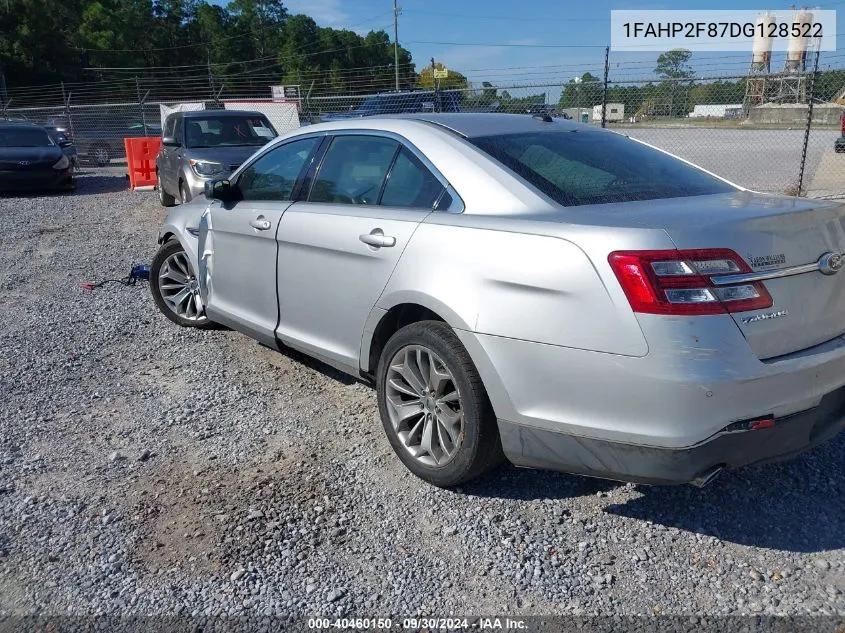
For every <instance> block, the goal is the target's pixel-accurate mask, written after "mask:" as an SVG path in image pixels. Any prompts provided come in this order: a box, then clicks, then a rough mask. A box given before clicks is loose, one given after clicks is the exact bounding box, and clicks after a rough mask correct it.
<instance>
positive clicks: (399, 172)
mask: <svg viewBox="0 0 845 633" xmlns="http://www.w3.org/2000/svg"><path fill="white" fill-rule="evenodd" d="M442 193H443V185H442V184H441V183H440V181H439V180H437V178H435V177H434V174H432V173H431V172H430V171H429V170H428V169H426V167H425V165H423V164H422V163H421V162H420V161H419V159H418V158H417V157H416V156H414V155H413V154H412V153H411V152H409V151H408V150H407V149H406V148H404V147H403V148H402V150H401V151H400V152H399V155H398V156H397V157H396V162H395V163H394V164H393V168H392V169H391V170H390V176H389V177H388V180H387V184H386V185H385V186H384V193H383V194H382V197H381V204H382V205H383V206H388V207H414V208H419V209H431V208H433V207H434V203H435V202H437V199H438V198H439V197H440V194H442Z"/></svg>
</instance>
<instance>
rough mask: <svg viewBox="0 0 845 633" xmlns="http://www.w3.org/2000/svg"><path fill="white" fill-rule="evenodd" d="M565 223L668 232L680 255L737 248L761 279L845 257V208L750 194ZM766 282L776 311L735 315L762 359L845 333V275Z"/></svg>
mask: <svg viewBox="0 0 845 633" xmlns="http://www.w3.org/2000/svg"><path fill="white" fill-rule="evenodd" d="M560 219H561V220H562V221H565V222H569V223H584V224H590V225H594V226H595V225H598V226H609V227H629V228H652V229H653V228H657V229H663V230H665V231H666V232H667V233H668V235H669V236H670V237H671V239H672V241H673V242H674V243H675V246H676V247H677V248H679V249H703V248H704V249H706V248H729V249H732V250H734V251H736V252H737V253H738V254H739V256H740V257H742V258H743V259H744V260H745V261H746V262H747V263H748V265H749V266H750V267H751V269H752V270H753V271H754V272H764V271H769V272H771V271H776V270H780V269H785V268H791V267H794V266H800V265H803V264H813V263H815V262H818V260H819V258H820V257H821V256H822V255H823V254H825V253H828V252H832V253H843V252H845V206H843V205H841V204H839V203H836V202H830V201H823V200H808V199H806V198H792V197H786V196H778V195H769V194H758V193H753V192H750V191H736V192H731V193H723V194H715V195H708V196H693V197H688V198H670V199H661V200H645V201H637V202H626V203H614V204H602V205H590V206H579V207H568V208H566V209H565V210H562V211H561V213H560ZM762 283H763V285H764V286H765V287H766V289H767V290H768V291H769V293H770V294H771V296H772V300H773V304H772V307H771V308H767V309H763V310H756V311H750V312H739V313H735V314H732V315H731V317H732V318H733V319H734V321H735V322H736V324H737V326H738V327H739V329H740V330H741V331H742V333H743V335H744V336H745V338H746V340H747V341H748V344H749V345H750V346H751V348H752V350H753V351H754V353H755V354H756V355H757V357H758V358H760V359H761V360H765V359H769V358H774V357H777V356H782V355H785V354H790V353H792V352H797V351H800V350H803V349H806V348H808V347H812V346H814V345H818V344H820V343H824V342H825V341H829V340H831V339H833V338H836V337H837V336H839V335H841V334H843V333H845V270H842V271H840V272H838V273H837V274H831V275H824V274H822V273H821V272H818V271H817V270H815V271H813V272H807V273H803V274H798V275H793V276H789V277H782V278H778V279H767V280H764V281H763V282H762ZM755 317H757V318H756V319H755ZM749 319H751V320H749Z"/></svg>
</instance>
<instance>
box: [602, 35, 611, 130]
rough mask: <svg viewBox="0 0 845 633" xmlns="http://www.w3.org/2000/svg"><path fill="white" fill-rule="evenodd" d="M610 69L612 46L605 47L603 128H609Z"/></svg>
mask: <svg viewBox="0 0 845 633" xmlns="http://www.w3.org/2000/svg"><path fill="white" fill-rule="evenodd" d="M609 68H610V46H605V47H604V83H603V84H602V89H601V126H602V127H607V71H608V69H609Z"/></svg>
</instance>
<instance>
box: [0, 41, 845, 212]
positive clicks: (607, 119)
mask: <svg viewBox="0 0 845 633" xmlns="http://www.w3.org/2000/svg"><path fill="white" fill-rule="evenodd" d="M266 61H270V62H271V63H270V64H268V65H266V67H265V66H262V65H261V61H260V60H251V62H253V64H252V65H251V66H250V65H246V66H245V67H242V68H241V69H240V70H238V71H236V72H222V71H221V68H224V67H222V66H220V65H213V64H212V65H207V66H206V67H205V68H202V67H200V66H196V65H194V66H191V67H190V68H186V69H183V70H185V71H186V72H182V73H178V74H177V73H174V72H173V70H172V69H164V68H163V69H146V72H145V73H143V74H138V75H137V76H133V75H130V74H129V73H130V72H132V71H133V70H134V69H111V70H107V69H98V70H97V71H92V72H94V75H97V76H96V79H95V80H92V81H90V82H75V83H70V82H69V83H60V84H53V85H48V86H7V87H6V90H5V92H4V93H3V94H0V108H2V116H4V117H6V118H23V119H28V120H31V121H35V122H38V123H40V124H45V123H49V124H55V125H61V126H65V127H67V128H68V129H69V131H71V132H72V134H73V136H74V138H75V139H76V140H77V142H78V144H79V145H80V152H81V153H82V154H83V155H89V156H91V157H93V159H94V160H97V161H101V162H102V161H103V160H113V159H115V158H119V156H120V154H121V152H122V149H121V148H122V138H123V137H122V136H121V135H136V136H137V135H157V134H159V133H160V130H161V121H162V117H163V113H164V112H166V111H169V108H173V107H177V106H179V104H192V105H191V107H197V108H215V107H247V106H250V107H255V108H259V109H261V110H262V111H263V112H269V113H270V114H272V115H274V116H276V117H277V118H278V120H279V121H288V119H284V118H283V115H282V113H283V112H284V113H285V114H284V116H285V117H286V116H288V113H289V112H290V107H291V104H290V103H285V102H280V101H278V100H274V99H273V98H272V96H271V94H272V93H271V86H278V85H282V84H283V85H293V86H295V87H296V89H297V97H296V98H295V112H296V119H297V120H296V121H295V123H293V122H292V125H294V126H298V125H307V124H312V123H317V122H320V121H321V120H322V119H323V118H324V117H326V116H328V115H334V116H338V115H340V116H360V115H362V114H365V113H372V112H376V113H378V112H381V111H382V110H379V107H380V106H378V103H379V100H382V102H384V103H393V106H391V107H393V108H394V110H395V111H432V110H445V111H470V112H500V113H523V114H544V115H545V114H547V115H551V116H554V117H559V118H564V117H566V118H570V119H573V120H576V121H578V122H580V123H583V124H587V125H601V124H602V121H604V125H605V126H607V127H609V128H610V129H612V130H616V131H618V132H622V133H625V134H627V135H629V136H631V137H633V138H636V139H638V140H641V141H643V142H647V143H649V144H652V145H654V146H656V147H658V148H660V149H663V150H665V151H669V152H671V153H673V154H676V155H678V156H680V157H682V158H685V159H687V160H690V161H692V162H694V163H696V164H698V165H700V166H702V167H704V168H705V169H708V170H711V171H713V172H714V173H717V174H719V175H721V176H723V177H725V178H727V179H729V180H731V181H733V182H735V183H737V184H738V185H741V186H743V187H747V188H749V189H755V190H761V191H773V192H780V193H791V194H797V193H801V194H804V195H813V196H819V197H831V196H845V139H843V140H842V142H841V143H837V139H839V138H840V137H841V136H842V134H841V129H840V125H841V117H842V112H843V107H845V106H843V104H845V52H840V51H834V52H828V53H822V54H820V55H819V57H818V67H817V68H816V66H815V63H814V62H815V60H807V63H805V65H804V66H803V67H802V68H801V69H800V70H798V71H791V72H783V71H781V70H780V68H781V67H782V66H781V65H780V64H779V62H778V61H777V60H776V61H772V63H771V70H772V71H773V72H767V73H759V72H755V71H752V69H751V68H750V66H749V60H748V57H747V56H744V55H738V54H732V55H721V56H710V57H708V58H705V59H702V60H699V61H697V63H696V67H695V71H694V72H693V71H690V72H684V73H682V74H681V76H675V77H667V76H658V75H656V74H655V72H654V63H653V62H650V61H648V60H630V61H626V60H618V59H613V58H609V59H608V64H607V71H608V72H607V79H606V80H605V79H604V77H605V73H604V71H605V60H604V59H601V58H596V59H593V60H590V61H588V62H567V63H560V64H545V65H539V66H501V67H490V68H472V69H468V70H466V71H465V72H466V74H465V75H464V74H459V75H455V77H453V82H452V83H451V84H450V83H447V84H446V85H443V84H441V85H440V86H439V89H438V90H434V91H432V90H431V89H430V88H429V89H428V90H427V91H426V90H422V92H420V90H421V87H420V85H419V77H420V75H419V74H418V73H417V72H416V67H415V66H414V65H413V64H410V63H409V64H403V65H402V66H401V68H400V75H401V78H402V88H404V89H406V90H410V89H416V92H408V93H400V94H417V95H419V94H423V96H424V98H409V99H406V100H405V101H397V100H396V99H397V95H396V94H395V93H394V92H393V89H394V87H395V72H394V68H393V66H392V65H389V64H388V65H382V66H369V67H358V68H347V69H343V70H338V71H334V70H332V69H316V70H312V71H309V72H301V73H294V74H284V73H283V69H282V68H281V67H280V66H279V60H266ZM256 64H257V65H256ZM229 68H231V67H229ZM467 78H468V79H467ZM428 85H429V86H430V85H431V84H428ZM391 94H392V95H393V98H392V99H393V101H390V99H388V97H389V96H390V95H391ZM432 95H437V98H433V97H432ZM385 99H387V101H385ZM810 103H812V104H813V108H812V112H810V108H809V104H810ZM365 104H369V105H367V106H365ZM374 104H375V105H374ZM389 110H390V108H389V107H388V109H387V110H386V111H389ZM285 125H286V123H285ZM118 140H119V141H121V143H118ZM840 150H843V152H842V153H840Z"/></svg>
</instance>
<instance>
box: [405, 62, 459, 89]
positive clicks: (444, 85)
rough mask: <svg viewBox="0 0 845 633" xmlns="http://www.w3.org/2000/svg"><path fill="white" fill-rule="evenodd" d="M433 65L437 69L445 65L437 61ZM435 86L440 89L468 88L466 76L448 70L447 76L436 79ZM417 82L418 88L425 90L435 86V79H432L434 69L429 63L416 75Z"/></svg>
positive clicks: (443, 67)
mask: <svg viewBox="0 0 845 633" xmlns="http://www.w3.org/2000/svg"><path fill="white" fill-rule="evenodd" d="M434 67H435V68H436V69H437V70H444V69H445V68H446V66H444V65H443V64H441V63H440V62H437V63H435V64H434ZM436 82H437V86H439V88H440V89H441V90H466V89H467V88H469V82H468V81H467V78H466V77H464V76H463V75H462V74H461V73H459V72H457V71H455V70H450V71H449V76H448V77H446V78H445V79H437V80H436ZM417 84H418V85H419V86H420V88H425V89H426V90H434V88H435V79H434V71H432V69H431V65H428V66H426V67H425V68H423V69H422V70H421V71H420V74H419V76H418V77H417Z"/></svg>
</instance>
